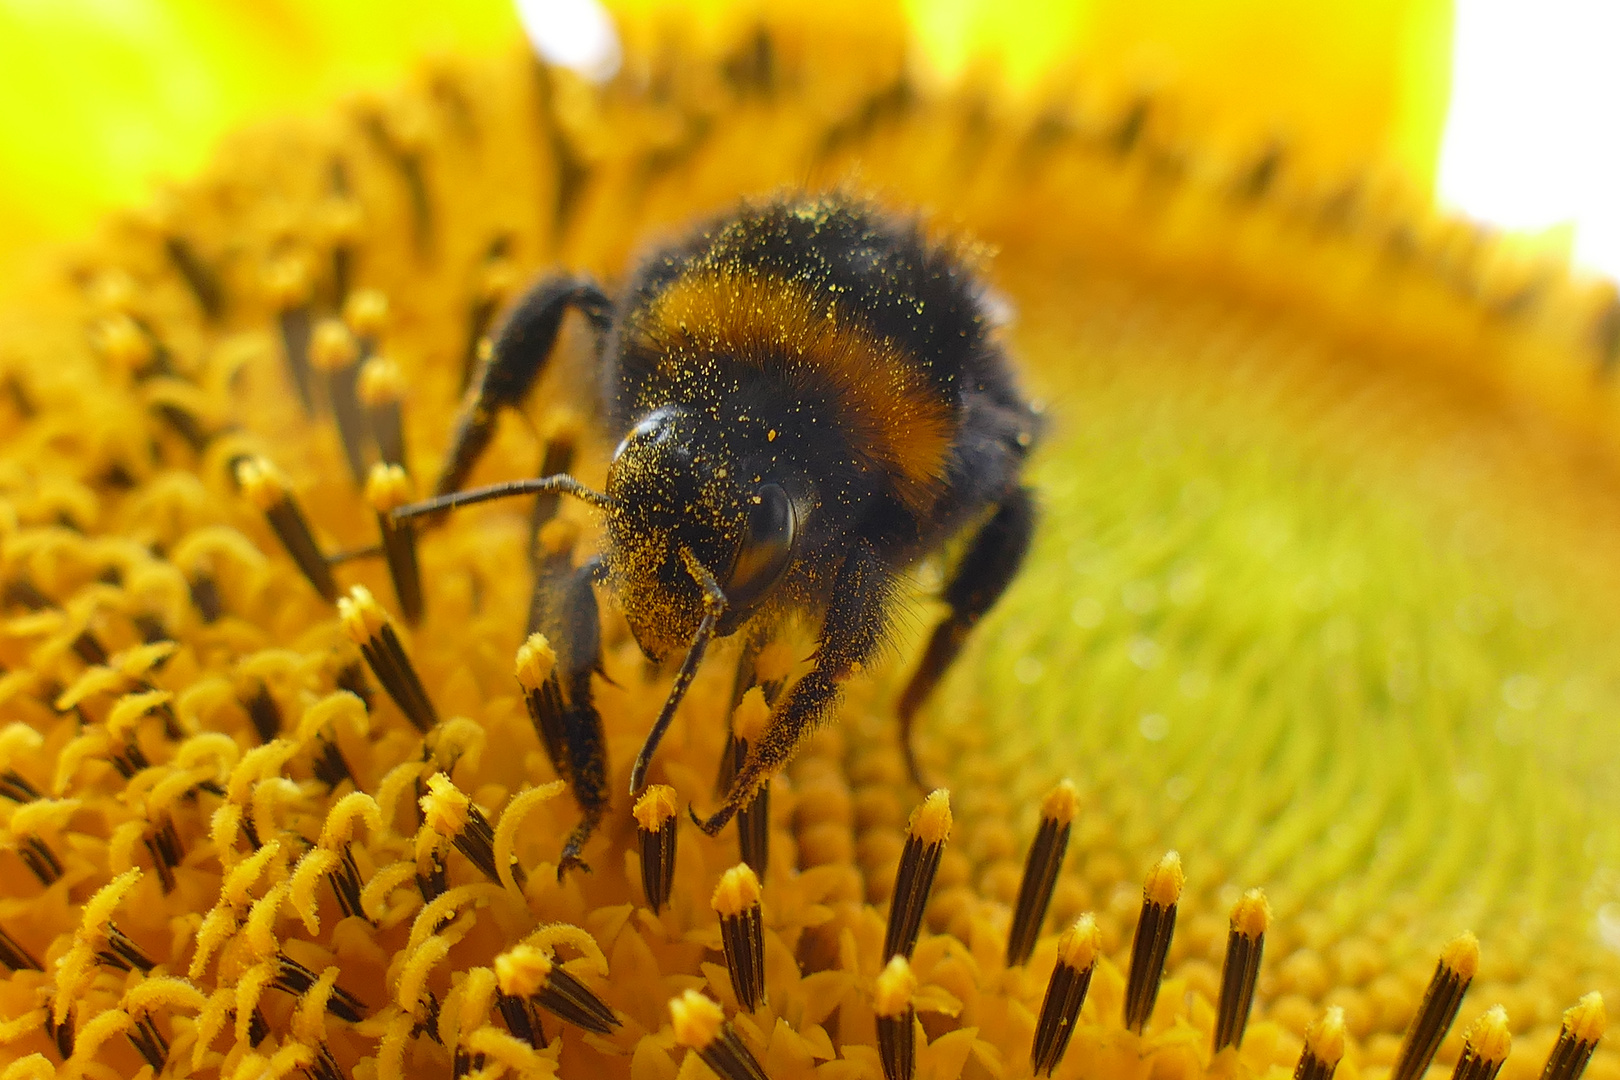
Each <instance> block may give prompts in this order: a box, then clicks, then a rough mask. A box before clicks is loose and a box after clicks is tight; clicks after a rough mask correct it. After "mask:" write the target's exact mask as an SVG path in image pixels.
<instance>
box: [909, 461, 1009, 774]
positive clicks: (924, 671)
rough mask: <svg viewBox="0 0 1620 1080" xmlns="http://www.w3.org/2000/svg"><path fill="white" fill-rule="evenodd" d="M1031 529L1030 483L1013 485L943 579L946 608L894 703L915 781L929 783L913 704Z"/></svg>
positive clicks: (958, 644)
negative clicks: (917, 744) (916, 743)
mask: <svg viewBox="0 0 1620 1080" xmlns="http://www.w3.org/2000/svg"><path fill="white" fill-rule="evenodd" d="M1034 531H1035V500H1034V497H1033V496H1032V495H1031V493H1030V490H1029V489H1028V488H1015V489H1014V490H1013V492H1012V494H1010V495H1008V496H1007V498H1006V499H1004V500H1003V501H1002V502H1001V504H1000V506H998V507H997V509H996V512H995V514H994V515H992V516H991V518H990V520H989V521H987V522H985V524H984V526H983V527H982V528H980V529H979V532H978V535H977V536H975V537H974V538H973V543H972V544H971V545H970V546H969V548H968V551H967V554H966V555H964V556H963V557H962V560H961V561H960V562H959V563H958V564H957V565H956V568H955V570H954V571H953V572H952V574H951V579H950V581H949V582H947V583H946V585H945V592H944V596H943V599H944V601H945V603H946V604H948V605H949V606H950V609H951V610H950V614H948V615H946V616H945V618H944V619H942V620H940V623H939V625H938V626H936V627H935V628H934V634H933V637H931V638H929V639H928V648H927V650H925V651H924V653H923V658H922V662H921V663H920V664H918V665H917V670H916V671H915V672H914V673H913V674H912V676H911V682H909V683H907V684H906V689H905V692H904V693H902V694H901V695H900V702H899V704H898V705H897V706H896V707H895V711H896V713H897V714H898V715H899V718H900V747H901V749H902V750H903V751H904V752H905V755H906V769H907V770H908V771H909V772H910V773H911V780H912V783H914V784H916V785H917V786H918V787H921V788H926V787H928V785H927V784H926V783H924V782H923V777H922V771H921V770H920V769H919V768H918V767H917V757H916V754H915V752H914V751H913V748H912V740H911V734H912V722H913V720H914V719H915V718H916V715H917V709H918V708H919V707H920V706H921V705H922V703H923V702H924V701H926V700H927V699H928V695H929V694H931V693H932V692H933V690H934V687H936V686H937V685H939V681H940V679H941V678H943V677H944V675H945V672H946V671H948V670H949V669H950V666H951V664H952V663H953V662H954V661H955V660H956V657H957V655H958V654H959V653H960V652H961V651H962V645H963V643H964V642H965V641H966V640H967V636H968V632H969V631H971V630H972V629H973V627H974V625H975V624H977V623H978V621H979V619H980V618H982V617H983V616H984V613H985V612H987V611H989V610H990V609H991V608H992V607H993V606H995V602H996V601H997V600H999V599H1000V598H1001V594H1002V593H1004V592H1006V591H1007V586H1008V585H1010V584H1012V580H1013V578H1014V577H1016V576H1017V574H1018V568H1019V566H1020V565H1022V563H1023V561H1024V554H1025V553H1026V552H1027V551H1028V550H1029V541H1030V536H1031V535H1032V534H1033V533H1034Z"/></svg>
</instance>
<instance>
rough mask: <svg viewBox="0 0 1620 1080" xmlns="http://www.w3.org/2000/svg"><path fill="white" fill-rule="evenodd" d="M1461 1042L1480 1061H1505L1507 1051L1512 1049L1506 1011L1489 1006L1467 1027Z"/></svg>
mask: <svg viewBox="0 0 1620 1080" xmlns="http://www.w3.org/2000/svg"><path fill="white" fill-rule="evenodd" d="M1463 1042H1464V1044H1465V1045H1466V1046H1467V1047H1468V1049H1469V1050H1470V1051H1472V1052H1473V1054H1474V1056H1475V1057H1477V1058H1479V1059H1480V1060H1482V1061H1506V1060H1507V1056H1508V1051H1509V1050H1511V1049H1512V1048H1513V1034H1512V1033H1511V1032H1510V1031H1509V1030H1508V1015H1507V1010H1506V1009H1504V1008H1503V1007H1502V1006H1500V1005H1493V1006H1491V1008H1489V1009H1487V1010H1486V1011H1485V1014H1484V1015H1482V1016H1481V1017H1480V1018H1479V1019H1478V1020H1475V1021H1474V1022H1473V1024H1472V1025H1470V1026H1469V1028H1468V1031H1467V1033H1466V1034H1464V1036H1463Z"/></svg>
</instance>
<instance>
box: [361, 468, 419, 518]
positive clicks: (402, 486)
mask: <svg viewBox="0 0 1620 1080" xmlns="http://www.w3.org/2000/svg"><path fill="white" fill-rule="evenodd" d="M412 497H413V496H412V492H411V478H410V476H409V474H407V473H406V472H405V470H404V469H403V468H402V467H400V466H398V465H389V464H387V463H385V462H381V461H379V462H377V464H375V465H373V466H372V467H371V472H370V474H369V475H368V476H367V477H366V502H368V503H370V504H371V508H372V509H373V510H375V511H377V513H379V514H386V513H388V512H389V511H390V510H394V509H397V508H398V507H401V506H404V505H405V504H406V503H408V502H410V501H411V499H412Z"/></svg>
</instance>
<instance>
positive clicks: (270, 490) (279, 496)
mask: <svg viewBox="0 0 1620 1080" xmlns="http://www.w3.org/2000/svg"><path fill="white" fill-rule="evenodd" d="M236 482H237V483H238V484H240V485H241V486H242V494H243V495H244V496H246V497H247V500H248V502H250V503H252V504H253V505H254V506H255V507H257V508H258V509H260V510H265V511H268V510H270V509H272V508H273V507H275V506H277V505H279V504H280V503H281V502H282V501H284V500H285V499H286V498H287V492H288V486H287V478H286V477H285V476H283V475H282V474H281V471H280V470H279V469H277V468H276V467H275V466H274V465H272V464H271V463H270V462H269V460H267V459H266V458H262V457H261V458H248V459H246V460H245V461H240V462H238V463H237V465H236Z"/></svg>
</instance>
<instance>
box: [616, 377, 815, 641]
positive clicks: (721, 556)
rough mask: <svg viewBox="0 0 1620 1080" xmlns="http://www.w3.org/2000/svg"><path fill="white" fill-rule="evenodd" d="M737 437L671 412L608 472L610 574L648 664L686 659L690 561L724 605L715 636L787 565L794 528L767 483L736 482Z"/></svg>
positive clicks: (645, 425) (691, 626)
mask: <svg viewBox="0 0 1620 1080" xmlns="http://www.w3.org/2000/svg"><path fill="white" fill-rule="evenodd" d="M741 438H742V435H741V434H739V433H738V432H736V431H735V430H733V429H730V428H728V427H727V426H726V425H724V424H722V423H718V422H716V421H715V420H714V419H713V418H711V417H707V416H705V415H702V414H699V413H696V412H693V411H689V410H687V409H684V408H682V407H680V406H677V405H666V406H663V407H662V408H659V409H657V410H655V411H653V412H651V413H648V414H647V415H646V416H644V417H643V418H642V419H641V421H640V422H639V423H637V424H636V426H635V427H634V428H632V429H631V430H630V433H629V434H628V435H626V436H625V437H624V441H623V442H621V443H620V444H619V448H618V449H617V450H616V451H614V453H613V462H612V464H611V465H610V466H609V467H608V476H607V496H608V500H609V502H610V504H611V509H610V510H609V512H608V515H607V532H608V544H607V550H606V557H607V565H608V571H609V573H610V574H611V576H612V578H613V580H614V583H615V587H616V589H617V592H618V595H619V600H620V602H621V604H622V605H623V607H624V611H625V616H626V618H627V619H628V621H629V623H630V630H631V632H632V633H633V634H635V637H636V641H637V643H638V644H640V646H641V649H642V651H643V652H645V653H646V654H647V655H648V656H649V657H652V658H653V659H662V658H663V657H664V656H666V655H668V654H669V653H671V652H674V651H678V650H681V649H684V648H686V647H687V645H689V644H690V643H691V641H692V638H693V636H694V635H695V633H696V631H697V626H698V623H699V622H700V621H702V618H703V590H702V587H701V586H700V585H699V584H698V579H697V578H696V577H695V576H694V574H693V571H692V569H691V568H690V567H689V566H688V563H687V559H686V558H685V557H683V555H682V551H683V550H684V551H688V552H690V553H691V554H690V558H691V559H692V560H695V561H696V563H697V564H699V565H700V566H701V567H702V568H703V569H704V570H707V571H708V572H709V574H711V575H712V576H713V577H714V580H715V581H716V582H717V583H718V584H719V586H720V588H721V590H722V591H723V592H724V593H725V596H726V610H725V615H724V616H723V617H722V619H721V621H720V626H719V632H720V633H722V634H725V633H729V632H730V631H731V630H732V629H734V628H735V627H736V626H738V625H739V624H740V623H741V622H742V621H743V620H744V619H746V618H747V616H748V615H749V614H751V613H752V612H753V611H754V610H756V609H757V608H758V606H759V604H760V602H761V601H763V600H764V599H765V598H766V597H767V596H768V595H769V594H770V591H771V589H772V587H773V586H775V585H776V583H777V582H778V581H780V580H781V578H782V576H783V574H784V573H785V572H786V571H787V568H788V566H789V565H790V564H791V563H792V561H793V554H794V546H795V543H794V542H795V540H796V537H797V532H798V518H797V514H796V512H795V510H794V507H793V503H792V501H791V500H790V499H789V498H788V496H787V494H786V493H785V492H784V491H783V490H782V488H781V487H780V486H778V485H777V484H774V483H770V482H765V483H755V482H754V478H753V477H751V476H749V477H745V476H743V475H741V472H742V470H741V469H740V468H739V465H738V446H739V441H740V440H741Z"/></svg>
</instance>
